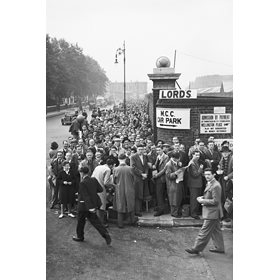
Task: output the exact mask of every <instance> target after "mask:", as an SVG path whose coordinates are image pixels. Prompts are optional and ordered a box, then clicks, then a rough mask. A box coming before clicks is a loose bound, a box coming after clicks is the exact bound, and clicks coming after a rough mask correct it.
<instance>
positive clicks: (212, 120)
mask: <svg viewBox="0 0 280 280" xmlns="http://www.w3.org/2000/svg"><path fill="white" fill-rule="evenodd" d="M200 133H202V134H213V133H215V134H218V133H231V114H201V115H200Z"/></svg>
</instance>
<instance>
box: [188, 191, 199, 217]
mask: <svg viewBox="0 0 280 280" xmlns="http://www.w3.org/2000/svg"><path fill="white" fill-rule="evenodd" d="M200 191H201V189H200V188H190V209H191V216H197V215H198V213H199V203H198V202H197V200H196V198H197V197H198V196H200Z"/></svg>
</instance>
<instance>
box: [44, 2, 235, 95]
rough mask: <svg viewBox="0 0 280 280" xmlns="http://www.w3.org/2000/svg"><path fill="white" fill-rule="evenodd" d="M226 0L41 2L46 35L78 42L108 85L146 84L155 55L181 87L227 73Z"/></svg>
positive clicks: (229, 60)
mask: <svg viewBox="0 0 280 280" xmlns="http://www.w3.org/2000/svg"><path fill="white" fill-rule="evenodd" d="M232 9H233V7H232V0H161V1H160V0H141V1H136V0H130V1H128V0H119V1H113V0H102V1H100V0H47V1H46V12H47V13H46V26H47V30H46V32H47V33H48V34H49V35H50V36H51V37H56V38H57V39H61V38H63V39H65V40H66V41H68V42H69V43H78V45H79V46H80V47H81V48H82V49H83V51H84V54H86V55H89V56H91V57H92V58H93V59H95V60H96V61H98V63H99V64H100V66H101V67H102V68H103V69H104V70H105V72H106V74H107V77H108V78H109V80H110V81H112V82H115V81H118V82H122V81H123V57H122V56H120V57H119V62H120V63H118V64H115V63H114V61H115V54H116V50H117V49H118V48H119V47H123V42H124V41H125V45H126V81H147V82H148V90H149V91H150V90H151V87H152V82H151V81H150V80H149V78H148V76H147V74H148V73H152V72H153V68H155V67H156V65H155V63H156V60H157V58H159V57H160V56H167V57H168V58H169V59H170V61H171V67H173V66H174V54H175V50H176V65H175V72H176V73H181V76H180V78H179V80H178V83H179V85H180V86H181V88H186V87H188V84H189V81H193V80H194V79H195V78H196V77H197V76H203V75H210V74H223V75H227V74H232V49H233V42H232V37H233V34H232V31H233V30H232V27H233V22H232V21H233V20H232V13H233V11H232Z"/></svg>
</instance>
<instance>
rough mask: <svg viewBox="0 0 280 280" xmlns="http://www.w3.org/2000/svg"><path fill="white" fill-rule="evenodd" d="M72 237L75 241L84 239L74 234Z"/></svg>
mask: <svg viewBox="0 0 280 280" xmlns="http://www.w3.org/2000/svg"><path fill="white" fill-rule="evenodd" d="M72 239H73V240H74V241H77V242H83V241H84V238H79V237H76V236H73V237H72Z"/></svg>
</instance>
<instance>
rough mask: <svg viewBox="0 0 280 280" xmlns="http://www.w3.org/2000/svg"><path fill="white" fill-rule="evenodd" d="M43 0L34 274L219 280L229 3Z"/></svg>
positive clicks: (229, 144) (228, 144)
mask: <svg viewBox="0 0 280 280" xmlns="http://www.w3.org/2000/svg"><path fill="white" fill-rule="evenodd" d="M46 4H47V6H46V7H47V13H46V22H47V30H46V168H47V201H46V202H47V203H46V208H47V213H46V259H47V265H46V277H47V279H49V280H50V279H65V280H66V279H112V280H125V279H127V280H131V279H139V280H140V279H145V280H146V279H147V280H148V279H151V280H156V279H166V280H167V279H168V280H169V279H221V280H227V279H233V248H232V247H233V224H234V223H233V66H232V64H233V63H232V47H233V40H232V22H233V19H232V14H233V11H232V4H233V3H232V1H231V0H226V1H220V0H212V1H205V0H199V1H180V0H179V1H169V0H162V1H156V0H153V1H126V0H125V1H118V2H117V1H110V0H109V1H101V2H100V1H88V0H81V1H76V0H67V1H66V0H65V1H55V0H48V1H47V2H46Z"/></svg>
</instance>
